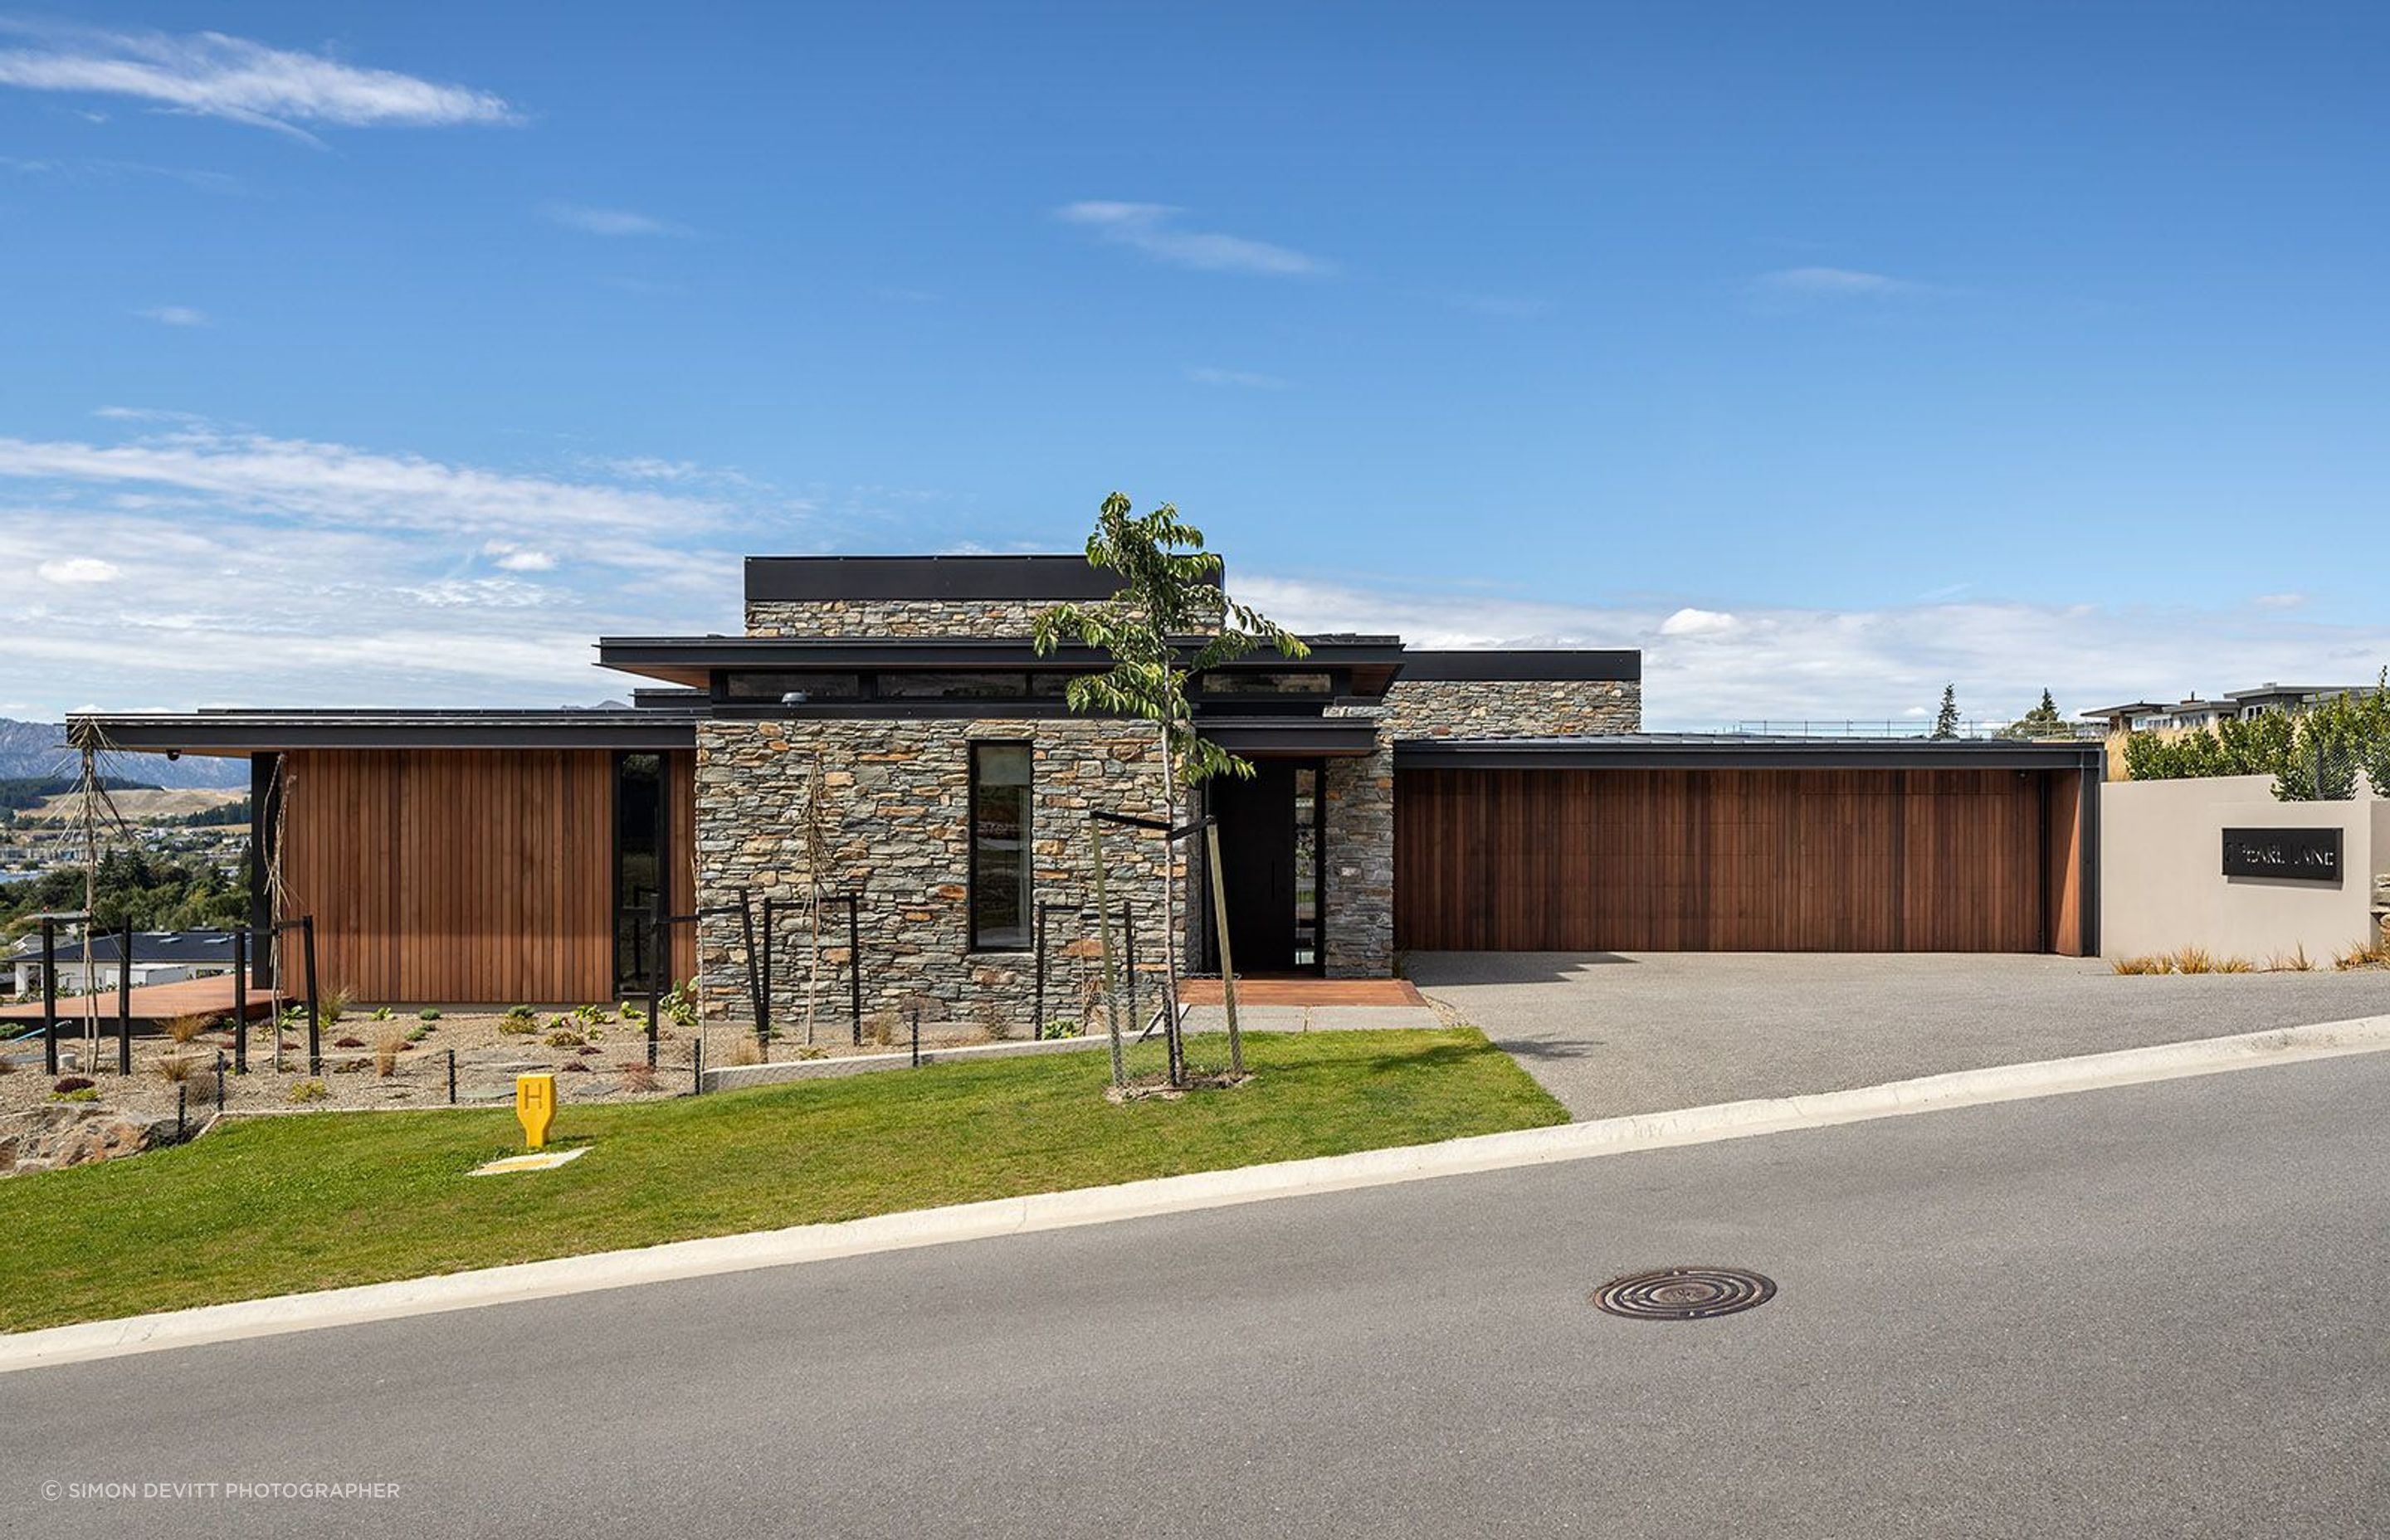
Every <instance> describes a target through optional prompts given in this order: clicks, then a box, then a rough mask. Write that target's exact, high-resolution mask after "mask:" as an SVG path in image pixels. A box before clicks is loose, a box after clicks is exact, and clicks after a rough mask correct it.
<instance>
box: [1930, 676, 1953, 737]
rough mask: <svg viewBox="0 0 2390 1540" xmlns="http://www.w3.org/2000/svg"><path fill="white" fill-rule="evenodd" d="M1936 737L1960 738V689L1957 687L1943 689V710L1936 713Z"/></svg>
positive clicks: (1949, 686) (1951, 686) (1948, 686)
mask: <svg viewBox="0 0 2390 1540" xmlns="http://www.w3.org/2000/svg"><path fill="white" fill-rule="evenodd" d="M1958 736H1959V687H1958V686H1956V685H1945V686H1943V687H1942V709H1941V710H1940V711H1938V712H1934V737H1935V738H1957V737H1958Z"/></svg>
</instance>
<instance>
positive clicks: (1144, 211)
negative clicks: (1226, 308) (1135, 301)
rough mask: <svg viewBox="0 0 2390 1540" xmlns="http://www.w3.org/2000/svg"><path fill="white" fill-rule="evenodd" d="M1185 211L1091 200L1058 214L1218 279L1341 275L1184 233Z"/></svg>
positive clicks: (1221, 238) (1289, 254)
mask: <svg viewBox="0 0 2390 1540" xmlns="http://www.w3.org/2000/svg"><path fill="white" fill-rule="evenodd" d="M1180 212H1182V211H1180V210H1178V209H1176V208H1174V207H1172V206H1171V205H1170V204H1167V203H1115V202H1107V201H1103V200H1089V201H1086V202H1079V203H1067V204H1064V205H1063V206H1062V207H1061V208H1060V209H1058V210H1056V211H1055V215H1056V217H1057V218H1060V220H1062V221H1063V222H1064V223H1065V224H1069V225H1078V226H1080V227H1081V228H1083V229H1087V230H1092V231H1093V232H1095V234H1096V235H1097V236H1098V237H1099V238H1101V239H1103V240H1107V241H1110V242H1111V243H1112V244H1113V245H1116V246H1125V247H1128V248H1130V249H1131V250H1137V251H1142V252H1144V253H1145V254H1146V255H1147V256H1149V257H1152V258H1154V259H1155V260H1156V261H1159V262H1166V263H1173V264H1174V265H1176V266H1179V267H1192V268H1198V269H1201V270H1202V271H1204V272H1212V273H1262V274H1267V275H1270V276H1276V277H1322V276H1327V275H1329V274H1331V273H1333V272H1335V271H1336V264H1335V263H1331V262H1329V261H1327V260H1325V259H1324V258H1320V257H1315V256H1310V255H1307V254H1305V253H1304V252H1302V251H1296V250H1290V249H1288V248H1287V247H1284V246H1274V245H1272V244H1271V243H1270V242H1268V241H1266V240H1253V239H1249V238H1248V237H1244V236H1231V235H1223V234H1221V233H1219V232H1217V231H1213V230H1184V229H1180V228H1179V227H1178V226H1177V224H1176V220H1177V218H1178V215H1179V214H1180Z"/></svg>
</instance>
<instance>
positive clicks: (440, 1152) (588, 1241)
mask: <svg viewBox="0 0 2390 1540" xmlns="http://www.w3.org/2000/svg"><path fill="white" fill-rule="evenodd" d="M1245 1042H1246V1058H1247V1061H1248V1067H1249V1068H1251V1069H1253V1071H1254V1072H1255V1074H1254V1078H1253V1080H1252V1081H1251V1082H1250V1083H1248V1084H1245V1085H1242V1086H1240V1087H1238V1088H1236V1089H1234V1090H1228V1091H1213V1092H1204V1093H1201V1094H1199V1095H1195V1096H1190V1097H1187V1098H1186V1099H1184V1100H1182V1101H1177V1102H1169V1101H1163V1100H1159V1099H1153V1100H1145V1101H1138V1102H1134V1103H1130V1104H1128V1105H1126V1106H1113V1105H1112V1104H1111V1103H1109V1102H1107V1101H1105V1100H1104V1099H1103V1096H1102V1090H1103V1085H1104V1081H1105V1077H1106V1073H1107V1069H1108V1060H1107V1059H1106V1056H1105V1055H1104V1053H1103V1052H1102V1050H1101V1049H1089V1050H1086V1051H1082V1052H1078V1053H1069V1054H1057V1055H1052V1056H1050V1057H1040V1058H1022V1059H1001V1060H983V1061H981V1062H978V1063H971V1064H936V1065H931V1066H928V1067H925V1068H923V1069H919V1070H911V1071H899V1072H888V1073H880V1074H865V1075H858V1076H855V1077H854V1078H851V1079H845V1080H829V1081H819V1082H815V1083H812V1084H792V1085H775V1086H763V1087H758V1088H756V1089H752V1090H746V1091H732V1092H726V1093H723V1094H720V1095H715V1096H707V1097H688V1098H685V1099H682V1100H677V1101H668V1102H650V1103H647V1104H644V1105H621V1106H590V1107H567V1108H566V1109H564V1110H563V1111H562V1112H561V1113H560V1114H559V1116H558V1119H557V1125H556V1129H555V1131H554V1133H553V1134H552V1135H551V1136H550V1142H551V1143H552V1144H559V1145H562V1144H573V1143H580V1142H588V1143H591V1144H593V1145H594V1146H595V1148H593V1149H591V1150H590V1151H589V1153H588V1154H586V1155H584V1156H582V1157H581V1158H580V1159H579V1160H577V1161H573V1162H572V1164H571V1165H569V1166H566V1167H564V1168H562V1169H560V1170H558V1171H553V1172H543V1173H538V1174H529V1175H510V1176H484V1177H476V1178H468V1177H467V1176H466V1173H467V1172H469V1171H470V1170H471V1169H472V1168H473V1167H474V1166H476V1165H478V1164H480V1163H481V1162H482V1161H486V1160H488V1159H490V1158H491V1157H493V1156H495V1155H502V1154H507V1153H510V1152H512V1151H514V1150H516V1149H519V1148H520V1131H519V1130H518V1129H517V1127H516V1125H515V1121H514V1114H513V1110H512V1109H510V1108H509V1109H507V1110H492V1111H487V1112H483V1111H458V1112H372V1113H348V1114H336V1113H326V1114H318V1115H313V1116H305V1117H283V1118H270V1119H263V1120H258V1121H255V1122H247V1123H234V1124H232V1125H230V1126H228V1127H226V1128H225V1129H221V1130H219V1131H217V1132H216V1133H214V1134H211V1135H210V1136H207V1137H206V1138H204V1139H200V1140H198V1141H197V1142H195V1143H192V1144H188V1145H185V1146H182V1147H180V1148H179V1149H165V1150H159V1151H155V1152H153V1153H150V1154H147V1155H142V1156H138V1157H135V1159H132V1160H125V1161H111V1162H108V1163H105V1164H100V1165H95V1166H85V1167H80V1168H77V1169H75V1170H71V1171H62V1172H52V1173H44V1174H32V1175H26V1176H19V1177H16V1178H13V1179H11V1180H8V1181H6V1182H0V1236H5V1237H6V1245H5V1246H0V1329H5V1330H10V1331H21V1330H25V1329H28V1328H34V1327H44V1326H56V1325H58V1324H61V1323H63V1322H69V1321H84V1320H96V1319H102V1318H106V1317H109V1316H115V1315H140V1314H144V1313H146V1312H148V1311H153V1310H169V1309H174V1308H177V1307H181V1306H186V1305H198V1304H212V1303H219V1302H222V1301H225V1300H238V1299H248V1298H253V1297H256V1296H259V1295H264V1294H279V1293H288V1292H291V1291H294V1290H307V1289H328V1288H334V1287H338V1286H340V1285H343V1284H354V1283H374V1282H379V1281H382V1280H384V1279H389V1278H403V1277H420V1276H423V1275H426V1274H431V1273H444V1272H454V1271H456V1270H458V1269H460V1268H468V1267H488V1266H495V1265H496V1264H502V1263H509V1262H530V1261H534V1260H537V1259H539V1258H543V1257H554V1256H569V1255H572V1254H573V1253H575V1252H581V1251H608V1250H611V1249H613V1248H616V1247H623V1246H644V1245H650V1244H653V1243H655V1242H658V1241H664V1240H681V1239H687V1238H690V1237H694V1236H709V1235H728V1234H733V1233H735V1232H738V1231H740V1230H755V1229H770V1228H775V1227H777V1226H784V1225H804V1224H816V1223H820V1222H823V1221H828V1220H838V1219H854V1218H857V1217H859V1216H862V1215H865V1214H875V1213H893V1212H894V1211H897V1210H902V1209H918V1208H928V1207H932V1206H935V1205H938V1204H943V1203H962V1202H970V1201H972V1200H978V1199H984V1198H1001V1197H1008V1196H1012V1195H1016V1194H1020V1193H1027V1192H1043V1191H1051V1190H1054V1189H1058V1188H1063V1187H1094V1186H1099V1185H1101V1184H1104V1183H1108V1182H1124V1181H1129V1180H1132V1179H1134V1178H1137V1177H1142V1176H1167V1175H1173V1174H1178V1173H1182V1172H1190V1171H1207V1170H1217V1169H1220V1168H1224V1167H1228V1166H1240V1165H1252V1164H1254V1163H1257V1162H1260V1161H1286V1160H1294V1159H1298V1158H1301V1157H1304V1156H1310V1155H1334V1154H1341V1153H1343V1152H1346V1151H1350V1150H1356V1149H1378V1148H1381V1147H1383V1146H1389V1145H1404V1144H1423V1143H1426V1142H1429V1141H1431V1140H1435V1139H1446V1138H1453V1137H1456V1136H1460V1135H1465V1134H1489V1133H1494V1132H1497V1131H1498V1130H1502V1129H1509V1128H1531V1127H1536V1126H1540V1125H1543V1124H1546V1123H1562V1122H1565V1121H1567V1113H1566V1112H1564V1111H1563V1110H1561V1106H1560V1104H1559V1103H1558V1102H1556V1101H1554V1100H1553V1099H1552V1098H1551V1097H1549V1096H1548V1095H1546V1094H1545V1093H1544V1091H1543V1090H1542V1089H1541V1088H1540V1087H1538V1086H1537V1085H1536V1084H1535V1083H1534V1082H1533V1081H1532V1080H1530V1079H1528V1078H1527V1076H1526V1075H1525V1074H1524V1073H1523V1072H1521V1070H1520V1069H1519V1067H1518V1066H1517V1065H1515V1064H1513V1063H1512V1062H1511V1061H1510V1059H1508V1058H1507V1057H1506V1056H1504V1055H1503V1054H1502V1052H1501V1051H1500V1050H1499V1049H1497V1048H1495V1047H1494V1046H1491V1045H1490V1044H1488V1043H1487V1042H1486V1041H1485V1039H1484V1036H1483V1035H1482V1034H1480V1033H1477V1032H1475V1031H1473V1030H1470V1029H1461V1030H1457V1031H1445V1032H1349V1033H1347V1032H1339V1033H1305V1034H1301V1035H1292V1034H1280V1033H1249V1034H1247V1036H1246V1039H1245ZM1158 1052H1159V1045H1150V1046H1148V1047H1146V1048H1144V1049H1140V1050H1139V1060H1138V1063H1139V1065H1140V1066H1145V1060H1146V1059H1147V1058H1148V1057H1150V1056H1151V1055H1153V1054H1156V1053H1158ZM1146 1067H1153V1068H1158V1067H1159V1060H1158V1059H1154V1060H1153V1063H1152V1064H1151V1065H1150V1066H1146Z"/></svg>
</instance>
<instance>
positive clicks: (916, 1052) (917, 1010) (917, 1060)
mask: <svg viewBox="0 0 2390 1540" xmlns="http://www.w3.org/2000/svg"><path fill="white" fill-rule="evenodd" d="M907 1008H909V1009H910V1010H911V1011H912V1013H913V1068H915V1069H917V1070H918V1069H919V1068H920V1067H921V1002H920V1001H919V1000H916V1001H914V1002H913V1003H912V1005H911V1006H910V1007H907Z"/></svg>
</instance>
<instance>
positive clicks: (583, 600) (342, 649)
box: [0, 414, 818, 714]
mask: <svg viewBox="0 0 2390 1540" xmlns="http://www.w3.org/2000/svg"><path fill="white" fill-rule="evenodd" d="M110 421H111V422H112V423H113V424H114V425H115V426H117V427H119V428H121V429H122V430H124V431H125V432H127V433H128V434H131V435H134V436H132V437H129V438H127V439H126V440H124V441H123V442H103V443H84V442H46V441H45V442H35V441H26V440H8V439H0V571H18V572H21V573H23V574H25V579H26V580H25V581H24V582H22V583H19V584H17V585H16V586H15V587H14V588H8V587H6V586H5V585H0V678H15V679H19V680H21V681H26V682H28V683H27V689H28V690H32V691H33V692H35V698H36V700H37V701H38V703H39V705H40V707H41V713H42V714H47V713H49V712H58V711H61V710H64V709H67V708H68V707H71V706H73V705H77V704H82V703H85V702H88V701H93V700H96V701H99V702H101V703H102V704H104V705H106V706H108V707H110V708H114V709H130V708H132V707H135V706H143V705H147V706H156V707H161V708H174V707H188V706H190V705H193V704H196V703H199V702H202V701H227V700H229V701H236V702H240V703H247V704H267V705H273V704H289V705H339V704H343V703H346V704H363V705H432V704H444V705H475V704H487V705H542V704H550V705H552V704H558V703H562V702H566V701H572V700H595V699H602V698H604V697H606V696H608V695H616V696H619V695H621V694H622V693H623V688H624V685H625V681H623V679H622V678H620V677H619V676H616V675H613V674H606V673H603V672H601V671H599V670H598V669H596V668H594V667H592V666H591V661H590V660H591V653H590V646H589V644H590V641H591V639H592V638H593V637H595V636H598V635H604V634H608V633H649V634H657V633H666V632H691V631H694V632H703V631H709V630H724V629H735V628H736V627H737V624H738V614H739V558H740V557H741V556H743V555H745V554H747V553H748V552H750V551H754V550H772V549H788V548H790V547H791V546H807V547H809V546H813V545H816V544H817V538H818V537H817V536H816V535H814V534H813V533H812V531H813V525H812V523H811V521H810V520H801V519H799V518H798V517H796V516H793V515H791V514H790V512H789V511H788V509H789V500H788V499H787V498H786V497H784V496H782V495H781V494H778V493H777V492H775V491H773V490H772V489H770V488H759V489H755V490H753V491H752V492H740V493H738V494H731V493H727V492H720V493H717V492H716V489H715V486H714V485H713V484H709V485H707V487H706V488H705V492H706V494H703V495H700V494H681V493H680V492H679V491H678V490H677V489H667V488H660V487H657V486H654V485H639V484H634V483H631V482H627V481H619V480H614V479H609V478H604V477H601V476H598V475H596V474H594V473H593V474H588V475H582V476H576V477H574V478H572V479H564V478H559V477H558V476H554V475H546V474H529V473H524V472H520V471H514V470H508V469H502V468H492V467H486V466H473V465H465V464H457V463H452V462H445V461H440V460H435V459H431V458H429V457H426V456H409V455H396V454H385V453H379V452H377V451H373V450H367V449H363V448H358V447H354V446H351V445H346V444H337V443H315V442H310V441H305V440H296V439H277V438H271V437H266V436H263V435H257V434H241V433H234V432H230V431H226V430H223V429H221V428H218V427H216V426H214V425H212V424H208V423H204V422H191V421H188V420H185V419H178V418H174V417H162V418H161V417H155V416H151V415H148V414H141V415H121V416H115V417H111V419H110ZM692 472H693V480H697V481H703V480H704V475H703V468H692ZM100 553H105V560H104V561H103V560H102V559H101V555H100ZM103 574H104V576H105V578H107V579H112V581H103ZM37 579H38V580H39V581H36V580H37ZM59 584H74V585H73V586H60V585H59ZM18 693H19V694H23V693H26V691H25V690H20V691H19V692H18ZM43 696H47V697H48V699H42V697H43Z"/></svg>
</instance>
